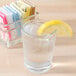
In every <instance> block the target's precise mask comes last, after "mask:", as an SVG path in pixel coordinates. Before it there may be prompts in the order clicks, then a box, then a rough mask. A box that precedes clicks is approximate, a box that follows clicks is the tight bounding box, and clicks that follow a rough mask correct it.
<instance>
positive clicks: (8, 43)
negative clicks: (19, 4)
mask: <svg viewBox="0 0 76 76" xmlns="http://www.w3.org/2000/svg"><path fill="white" fill-rule="evenodd" d="M37 18H38V13H37V12H36V13H35V14H34V15H31V16H29V17H27V18H25V19H24V20H23V19H21V20H18V21H16V22H13V23H9V24H2V23H0V25H3V26H8V25H10V26H11V25H15V24H16V23H19V22H20V23H21V25H20V26H17V27H15V28H12V29H9V30H3V29H2V28H0V31H2V32H3V33H6V39H7V40H6V41H4V40H3V39H1V35H0V41H1V42H0V43H1V44H3V45H4V46H5V47H7V48H10V47H13V46H15V45H16V44H19V43H22V40H21V36H16V37H15V38H14V37H13V39H12V40H9V36H8V33H9V32H10V33H11V35H12V36H14V35H15V34H16V33H15V31H16V30H17V29H18V28H21V27H22V26H23V25H24V24H26V23H28V22H29V21H30V20H33V19H37Z"/></svg>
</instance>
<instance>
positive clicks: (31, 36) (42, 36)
mask: <svg viewBox="0 0 76 76" xmlns="http://www.w3.org/2000/svg"><path fill="white" fill-rule="evenodd" d="M56 31H57V30H54V31H53V32H52V33H49V34H44V35H41V36H38V35H37V36H36V35H31V34H29V33H27V32H25V30H24V29H23V28H22V30H21V32H22V33H24V34H25V35H27V36H29V37H30V38H40V39H42V38H43V39H45V37H46V39H48V37H52V36H53V35H55V33H56Z"/></svg>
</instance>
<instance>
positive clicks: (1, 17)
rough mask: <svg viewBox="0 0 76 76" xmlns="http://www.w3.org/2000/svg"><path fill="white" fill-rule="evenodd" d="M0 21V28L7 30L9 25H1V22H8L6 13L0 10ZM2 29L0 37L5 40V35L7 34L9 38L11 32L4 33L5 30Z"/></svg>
mask: <svg viewBox="0 0 76 76" xmlns="http://www.w3.org/2000/svg"><path fill="white" fill-rule="evenodd" d="M0 23H1V24H0V28H1V29H2V30H3V31H7V30H9V29H10V27H9V26H3V25H2V24H4V25H6V24H8V22H7V19H6V15H5V14H4V13H2V12H1V11H0ZM3 31H1V30H0V32H1V39H3V40H4V41H6V40H7V36H8V38H9V40H11V33H10V32H8V33H6V32H3Z"/></svg>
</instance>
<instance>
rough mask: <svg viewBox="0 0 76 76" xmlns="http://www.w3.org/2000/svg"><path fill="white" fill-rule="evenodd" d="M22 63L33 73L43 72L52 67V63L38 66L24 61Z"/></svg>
mask: <svg viewBox="0 0 76 76" xmlns="http://www.w3.org/2000/svg"><path fill="white" fill-rule="evenodd" d="M24 65H25V67H26V68H27V69H28V70H29V71H30V72H34V73H38V74H41V73H45V72H47V71H49V70H50V69H51V68H52V65H46V66H42V67H41V66H40V67H39V66H38V67H36V66H31V65H28V64H26V63H24Z"/></svg>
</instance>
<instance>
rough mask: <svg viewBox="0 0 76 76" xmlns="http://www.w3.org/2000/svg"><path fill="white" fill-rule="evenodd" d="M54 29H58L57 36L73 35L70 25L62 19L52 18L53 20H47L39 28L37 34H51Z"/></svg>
mask: <svg viewBox="0 0 76 76" xmlns="http://www.w3.org/2000/svg"><path fill="white" fill-rule="evenodd" d="M54 30H57V31H56V36H57V37H72V36H73V31H72V28H71V27H70V25H69V24H67V23H65V22H63V21H61V20H52V21H48V22H45V23H44V24H42V25H41V26H40V27H39V28H38V30H37V34H38V35H39V36H41V35H43V34H51V33H52V32H54Z"/></svg>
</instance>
